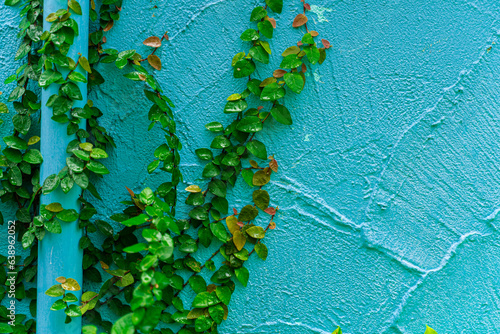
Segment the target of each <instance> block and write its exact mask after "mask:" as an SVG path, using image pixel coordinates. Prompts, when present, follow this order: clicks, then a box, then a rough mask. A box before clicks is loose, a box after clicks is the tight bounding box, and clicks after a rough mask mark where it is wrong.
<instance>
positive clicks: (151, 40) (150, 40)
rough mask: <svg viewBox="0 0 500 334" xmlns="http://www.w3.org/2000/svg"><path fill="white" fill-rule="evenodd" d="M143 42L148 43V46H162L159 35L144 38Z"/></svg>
mask: <svg viewBox="0 0 500 334" xmlns="http://www.w3.org/2000/svg"><path fill="white" fill-rule="evenodd" d="M142 44H144V45H147V46H151V47H153V48H159V47H160V46H161V41H160V39H159V38H158V37H156V36H151V37H148V38H146V39H145V40H144V42H142Z"/></svg>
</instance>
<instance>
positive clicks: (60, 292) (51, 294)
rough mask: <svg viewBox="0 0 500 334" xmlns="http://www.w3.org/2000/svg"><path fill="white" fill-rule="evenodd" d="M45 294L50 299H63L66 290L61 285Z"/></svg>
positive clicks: (52, 287)
mask: <svg viewBox="0 0 500 334" xmlns="http://www.w3.org/2000/svg"><path fill="white" fill-rule="evenodd" d="M45 294H46V295H47V296H49V297H61V296H62V295H64V290H63V288H62V286H61V284H56V285H53V286H51V287H50V288H49V289H48V290H47V291H45Z"/></svg>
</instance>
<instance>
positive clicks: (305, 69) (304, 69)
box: [302, 63, 307, 73]
mask: <svg viewBox="0 0 500 334" xmlns="http://www.w3.org/2000/svg"><path fill="white" fill-rule="evenodd" d="M302 72H304V73H306V72H307V66H306V64H304V63H302Z"/></svg>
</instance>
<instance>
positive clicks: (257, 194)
mask: <svg viewBox="0 0 500 334" xmlns="http://www.w3.org/2000/svg"><path fill="white" fill-rule="evenodd" d="M252 197H253V202H254V203H255V205H256V206H257V207H258V208H259V209H261V210H265V209H267V208H268V207H269V201H270V198H269V193H268V192H267V191H265V190H264V189H257V190H255V191H254V192H253V194H252Z"/></svg>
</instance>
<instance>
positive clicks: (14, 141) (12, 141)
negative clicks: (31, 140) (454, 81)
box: [3, 136, 28, 150]
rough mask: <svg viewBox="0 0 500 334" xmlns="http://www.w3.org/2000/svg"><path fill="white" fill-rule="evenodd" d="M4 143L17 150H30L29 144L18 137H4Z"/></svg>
mask: <svg viewBox="0 0 500 334" xmlns="http://www.w3.org/2000/svg"><path fill="white" fill-rule="evenodd" d="M3 141H4V142H5V144H6V145H7V146H9V147H10V148H13V149H16V150H25V149H27V148H28V143H27V142H26V141H25V140H24V139H21V138H19V137H17V136H7V137H3Z"/></svg>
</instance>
